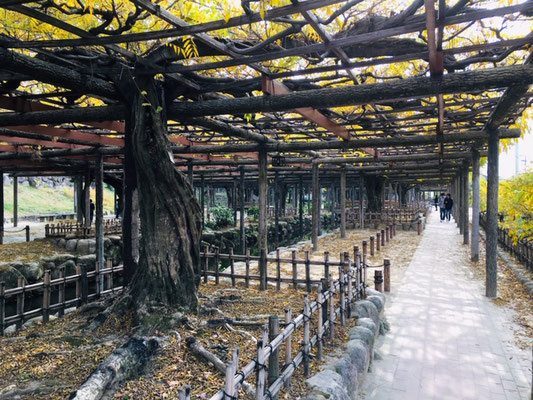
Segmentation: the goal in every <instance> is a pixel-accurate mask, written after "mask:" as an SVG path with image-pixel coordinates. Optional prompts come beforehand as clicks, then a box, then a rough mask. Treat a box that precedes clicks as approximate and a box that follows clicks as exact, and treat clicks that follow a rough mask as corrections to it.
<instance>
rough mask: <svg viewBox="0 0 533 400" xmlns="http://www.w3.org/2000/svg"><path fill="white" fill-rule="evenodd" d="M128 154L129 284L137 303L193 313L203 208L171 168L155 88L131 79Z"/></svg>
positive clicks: (144, 80)
mask: <svg viewBox="0 0 533 400" xmlns="http://www.w3.org/2000/svg"><path fill="white" fill-rule="evenodd" d="M135 84H136V88H137V89H138V90H137V91H136V92H135V94H134V96H133V103H132V107H131V108H132V113H133V114H132V121H133V127H132V138H133V141H132V144H133V147H132V150H133V158H134V161H135V167H136V170H137V186H138V192H139V208H140V217H141V229H142V236H141V251H140V259H139V268H138V270H137V272H136V274H135V276H134V281H133V284H132V294H133V296H132V297H133V299H134V300H135V301H136V302H137V303H138V304H139V303H144V302H154V303H156V304H163V305H165V306H170V307H181V308H184V309H190V310H196V308H197V305H198V299H197V296H196V290H197V288H198V284H199V278H200V235H201V230H202V217H201V210H200V206H199V205H198V202H197V201H196V198H195V196H194V191H193V188H192V186H191V184H190V182H189V180H188V179H187V177H186V176H184V175H183V174H182V173H180V172H179V171H178V170H176V168H175V167H174V161H173V159H172V156H171V153H170V142H169V140H168V133H167V127H166V123H165V121H164V120H163V118H164V115H163V114H164V112H162V108H163V107H164V105H163V104H161V101H160V96H159V92H160V91H159V90H158V89H157V88H156V86H155V84H154V81H153V80H152V79H149V78H137V79H136V80H135Z"/></svg>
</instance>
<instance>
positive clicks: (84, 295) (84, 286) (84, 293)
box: [81, 264, 89, 304]
mask: <svg viewBox="0 0 533 400" xmlns="http://www.w3.org/2000/svg"><path fill="white" fill-rule="evenodd" d="M88 298H89V281H88V279H87V266H86V265H84V264H82V265H81V303H82V304H85V303H87V299H88Z"/></svg>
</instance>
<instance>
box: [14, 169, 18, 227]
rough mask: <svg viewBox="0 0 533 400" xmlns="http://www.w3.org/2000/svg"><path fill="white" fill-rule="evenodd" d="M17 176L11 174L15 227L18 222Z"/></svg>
mask: <svg viewBox="0 0 533 400" xmlns="http://www.w3.org/2000/svg"><path fill="white" fill-rule="evenodd" d="M18 188H19V178H18V176H16V175H14V176H13V226H14V227H17V226H18V224H19V189H18Z"/></svg>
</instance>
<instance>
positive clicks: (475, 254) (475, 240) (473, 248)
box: [470, 149, 480, 262]
mask: <svg viewBox="0 0 533 400" xmlns="http://www.w3.org/2000/svg"><path fill="white" fill-rule="evenodd" d="M479 164H480V162H479V151H478V150H476V149H474V150H473V151H472V234H471V244H470V259H471V260H472V261H475V262H477V261H479V212H480V199H479Z"/></svg>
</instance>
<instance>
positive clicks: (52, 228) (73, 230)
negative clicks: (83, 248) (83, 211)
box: [44, 219, 122, 238]
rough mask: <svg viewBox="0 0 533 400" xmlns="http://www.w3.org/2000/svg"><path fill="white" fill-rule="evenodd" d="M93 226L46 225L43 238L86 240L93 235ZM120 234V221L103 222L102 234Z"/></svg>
mask: <svg viewBox="0 0 533 400" xmlns="http://www.w3.org/2000/svg"><path fill="white" fill-rule="evenodd" d="M95 229H96V228H95V226H94V225H92V226H85V225H84V224H78V223H58V224H46V225H45V227H44V230H45V236H46V237H49V238H62V237H65V236H67V235H69V236H75V237H83V238H87V237H90V236H94V235H95ZM113 233H122V221H120V220H117V219H113V220H105V221H104V234H106V235H110V234H113Z"/></svg>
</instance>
